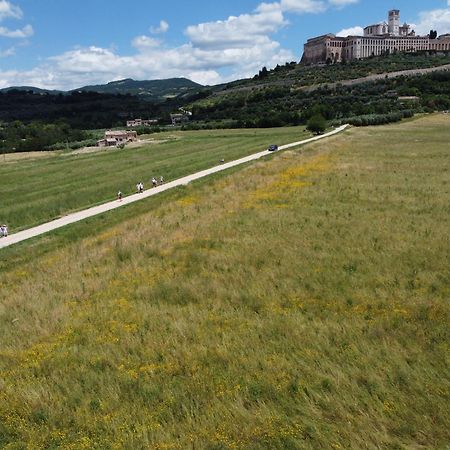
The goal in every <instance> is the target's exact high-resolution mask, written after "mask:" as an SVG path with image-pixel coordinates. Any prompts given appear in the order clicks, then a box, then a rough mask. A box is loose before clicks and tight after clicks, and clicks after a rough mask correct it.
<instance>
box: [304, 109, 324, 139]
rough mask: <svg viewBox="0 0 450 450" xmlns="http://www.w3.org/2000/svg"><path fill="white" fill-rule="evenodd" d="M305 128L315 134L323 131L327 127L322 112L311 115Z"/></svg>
mask: <svg viewBox="0 0 450 450" xmlns="http://www.w3.org/2000/svg"><path fill="white" fill-rule="evenodd" d="M306 128H307V129H308V130H309V131H311V132H312V133H315V134H320V133H323V132H324V131H325V130H326V128H327V121H326V120H325V117H323V116H322V114H315V115H314V116H312V117H311V118H310V119H309V120H308V123H307V125H306Z"/></svg>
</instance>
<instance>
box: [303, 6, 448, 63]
mask: <svg viewBox="0 0 450 450" xmlns="http://www.w3.org/2000/svg"><path fill="white" fill-rule="evenodd" d="M418 51H450V35H448V34H447V35H443V36H440V37H439V38H436V39H431V38H430V36H416V33H415V31H414V30H412V29H411V26H410V25H408V24H407V23H405V24H403V25H401V22H400V11H399V10H398V9H393V10H392V11H389V18H388V22H381V23H377V24H374V25H369V26H367V27H366V28H364V36H347V37H338V36H335V35H334V34H325V35H323V36H318V37H315V38H312V39H308V42H307V43H306V44H305V49H304V53H303V58H302V62H303V63H306V64H320V63H336V62H342V61H345V60H346V61H350V60H352V59H364V58H369V57H371V56H379V55H384V54H389V53H397V52H418Z"/></svg>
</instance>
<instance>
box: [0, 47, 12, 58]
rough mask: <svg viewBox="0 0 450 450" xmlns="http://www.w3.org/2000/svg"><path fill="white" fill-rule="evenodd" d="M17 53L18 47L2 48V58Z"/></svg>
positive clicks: (0, 54)
mask: <svg viewBox="0 0 450 450" xmlns="http://www.w3.org/2000/svg"><path fill="white" fill-rule="evenodd" d="M15 54H16V48H15V47H10V48H7V49H5V50H1V49H0V58H7V57H8V56H13V55H15Z"/></svg>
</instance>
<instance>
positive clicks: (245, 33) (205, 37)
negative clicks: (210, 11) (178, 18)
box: [186, 3, 286, 50]
mask: <svg viewBox="0 0 450 450" xmlns="http://www.w3.org/2000/svg"><path fill="white" fill-rule="evenodd" d="M284 25H286V21H285V19H284V17H283V13H282V11H281V10H280V8H279V7H277V6H276V4H272V5H270V4H265V3H263V4H261V5H260V6H259V7H258V8H257V9H256V11H255V13H254V14H242V15H240V16H230V17H229V18H228V19H227V20H223V21H222V20H218V21H216V22H207V23H201V24H199V25H193V26H190V27H188V28H187V29H186V35H187V36H188V37H189V39H190V41H191V42H192V44H193V45H194V46H195V47H198V48H201V49H211V50H217V49H231V48H250V47H254V46H255V45H267V44H268V43H270V42H271V41H270V38H269V37H268V35H269V34H271V33H274V32H276V31H277V30H278V29H279V28H281V27H283V26H284Z"/></svg>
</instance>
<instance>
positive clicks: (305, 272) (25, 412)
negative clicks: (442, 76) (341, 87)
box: [0, 115, 450, 450]
mask: <svg viewBox="0 0 450 450" xmlns="http://www.w3.org/2000/svg"><path fill="white" fill-rule="evenodd" d="M448 142H450V126H449V118H448V116H444V115H435V116H431V117H425V118H422V119H420V120H415V121H410V122H406V123H402V124H396V125H390V126H385V127H377V128H365V129H352V130H350V131H348V132H346V133H345V134H344V135H341V136H337V137H334V138H331V139H330V140H328V141H327V142H321V143H317V144H313V145H309V146H307V147H304V148H303V149H301V150H300V151H291V152H286V153H283V154H279V155H277V156H275V157H274V158H273V159H271V160H266V161H261V162H258V163H255V164H253V165H250V166H248V167H246V168H244V169H241V170H237V171H235V172H233V173H230V174H228V175H220V176H216V177H214V178H213V179H208V180H205V181H202V182H201V183H195V184H194V185H192V186H189V187H187V188H184V189H180V190H177V191H174V192H171V193H168V194H167V195H166V194H165V196H162V198H160V199H151V200H149V201H148V202H147V201H145V202H142V203H143V204H144V205H133V206H130V207H129V208H124V210H123V211H120V212H119V211H118V212H117V213H114V214H109V215H107V219H108V220H104V219H101V218H96V219H93V220H91V221H90V222H88V223H87V224H77V225H74V226H73V227H69V228H68V229H65V230H61V231H60V232H59V233H58V234H57V235H50V236H47V237H46V238H45V240H38V241H37V242H36V243H35V244H34V245H32V246H30V245H25V244H23V245H20V246H18V247H14V248H11V249H7V251H6V252H1V253H0V260H1V259H2V257H3V258H5V259H7V261H6V260H3V262H2V264H3V266H2V271H1V274H0V299H1V301H0V346H1V347H0V448H9V449H18V448H29V449H56V448H63V449H77V450H78V449H124V448H125V449H133V450H134V449H188V448H193V449H255V450H256V449H261V450H262V449H268V448H270V449H297V448H298V449H304V448H318V449H319V448H320V449H322V448H327V449H328V448H331V449H332V448H334V449H340V448H391V449H402V448H446V446H447V445H448V443H449V442H450V432H449V429H450V420H449V414H448V404H449V400H450V399H449V393H450V377H449V373H450V371H449V366H448V351H449V348H448V344H449V333H448V330H449V328H448V325H449V305H448V301H449V296H450V242H449V240H450V237H449V233H448V230H449V229H450V209H449V204H450V192H449V189H450V185H449V183H450V178H449V171H450V155H449V147H448ZM215 158H217V155H215ZM212 160H214V158H213V159H212ZM91 161H93V160H91ZM127 216H128V219H127V218H126V217H127ZM94 230H97V232H94ZM89 234H91V236H89ZM65 235H66V236H68V237H67V238H66V239H65V238H64V236H65ZM64 239H65V240H64ZM54 242H57V243H59V244H61V242H64V244H65V245H64V247H61V248H60V249H57V248H56V245H55V244H54ZM43 247H45V249H46V250H45V251H43V250H42V248H43ZM10 261H14V264H11V263H10Z"/></svg>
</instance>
